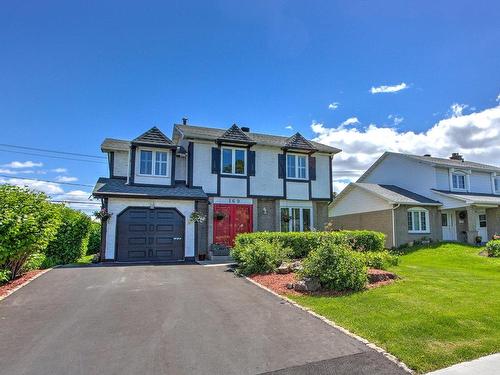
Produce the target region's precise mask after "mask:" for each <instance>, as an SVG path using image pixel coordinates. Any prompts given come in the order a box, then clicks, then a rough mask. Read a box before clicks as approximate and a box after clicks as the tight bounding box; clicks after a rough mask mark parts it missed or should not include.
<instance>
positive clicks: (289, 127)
mask: <svg viewBox="0 0 500 375" xmlns="http://www.w3.org/2000/svg"><path fill="white" fill-rule="evenodd" d="M285 129H288V130H293V126H292V125H288V126H285Z"/></svg>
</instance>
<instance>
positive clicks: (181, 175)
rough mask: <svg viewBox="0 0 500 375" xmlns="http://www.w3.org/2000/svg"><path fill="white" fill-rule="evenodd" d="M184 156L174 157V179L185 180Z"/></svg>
mask: <svg viewBox="0 0 500 375" xmlns="http://www.w3.org/2000/svg"><path fill="white" fill-rule="evenodd" d="M186 160H187V159H186V157H184V156H178V157H176V158H175V179H176V180H184V181H186V179H187V177H186Z"/></svg>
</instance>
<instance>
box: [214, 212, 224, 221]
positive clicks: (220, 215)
mask: <svg viewBox="0 0 500 375" xmlns="http://www.w3.org/2000/svg"><path fill="white" fill-rule="evenodd" d="M225 217H226V214H225V213H224V212H220V211H218V212H215V213H214V218H215V220H223V219H224V218H225Z"/></svg>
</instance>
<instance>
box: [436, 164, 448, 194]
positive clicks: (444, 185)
mask: <svg viewBox="0 0 500 375" xmlns="http://www.w3.org/2000/svg"><path fill="white" fill-rule="evenodd" d="M436 189H439V190H450V172H449V169H447V168H436Z"/></svg>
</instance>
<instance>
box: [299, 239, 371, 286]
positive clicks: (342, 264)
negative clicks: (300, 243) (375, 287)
mask: <svg viewBox="0 0 500 375" xmlns="http://www.w3.org/2000/svg"><path fill="white" fill-rule="evenodd" d="M362 256H363V254H361V253H359V252H355V251H352V250H351V249H350V248H349V246H347V245H346V244H333V243H323V244H321V245H320V246H319V247H318V248H317V249H314V250H313V251H311V252H310V253H309V255H308V256H307V257H306V258H305V259H304V261H303V262H302V265H303V267H304V268H303V269H302V271H300V272H299V274H300V275H301V276H302V277H309V278H313V279H317V280H319V282H320V284H321V286H322V287H323V288H325V289H330V290H336V291H344V290H352V291H356V290H361V289H363V288H364V287H365V284H366V282H367V269H366V266H365V262H364V259H363V258H362Z"/></svg>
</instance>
